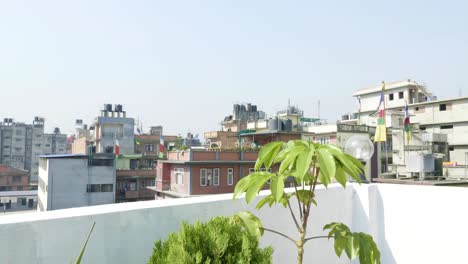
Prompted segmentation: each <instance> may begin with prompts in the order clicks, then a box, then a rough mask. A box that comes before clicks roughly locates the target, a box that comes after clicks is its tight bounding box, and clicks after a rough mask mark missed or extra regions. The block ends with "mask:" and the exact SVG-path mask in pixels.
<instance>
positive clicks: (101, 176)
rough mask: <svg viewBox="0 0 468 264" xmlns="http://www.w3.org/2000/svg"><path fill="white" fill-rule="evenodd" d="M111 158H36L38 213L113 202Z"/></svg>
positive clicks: (77, 156)
mask: <svg viewBox="0 0 468 264" xmlns="http://www.w3.org/2000/svg"><path fill="white" fill-rule="evenodd" d="M114 184H115V168H114V155H113V154H96V155H82V154H81V155H80V154H63V155H43V156H41V157H40V166H39V188H38V211H51V210H58V209H65V208H72V207H82V206H91V205H100V204H110V203H114V202H115V194H114V190H115V187H114Z"/></svg>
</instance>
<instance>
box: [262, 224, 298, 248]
mask: <svg viewBox="0 0 468 264" xmlns="http://www.w3.org/2000/svg"><path fill="white" fill-rule="evenodd" d="M261 229H263V230H264V231H268V232H271V233H275V234H277V235H280V236H282V237H285V238H287V239H289V240H291V242H293V243H294V244H297V241H296V240H294V239H292V238H291V237H290V236H288V235H285V234H283V233H281V232H278V231H276V230H273V229H269V228H265V227H261Z"/></svg>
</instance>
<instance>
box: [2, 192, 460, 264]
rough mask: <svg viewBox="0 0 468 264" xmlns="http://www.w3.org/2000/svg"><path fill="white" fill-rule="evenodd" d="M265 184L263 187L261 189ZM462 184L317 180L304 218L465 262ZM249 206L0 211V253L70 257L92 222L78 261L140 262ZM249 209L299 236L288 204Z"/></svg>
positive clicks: (324, 256)
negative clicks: (183, 226)
mask: <svg viewBox="0 0 468 264" xmlns="http://www.w3.org/2000/svg"><path fill="white" fill-rule="evenodd" d="M266 193H267V192H262V193H261V194H262V195H265V194H266ZM467 199H468V192H467V191H466V190H465V189H463V188H454V187H428V186H404V185H391V184H388V185H385V184H382V185H362V186H357V185H351V186H350V187H349V188H347V189H346V190H343V188H341V187H332V188H330V189H328V190H325V189H323V188H321V187H319V189H318V191H317V201H318V202H319V206H318V207H317V208H314V210H313V212H312V218H311V220H310V224H309V226H310V227H311V230H310V232H309V233H310V235H323V234H325V233H324V232H323V231H322V227H323V225H324V224H326V223H328V222H332V221H343V222H345V223H347V224H348V225H349V226H350V227H351V229H353V230H354V231H363V232H371V233H372V234H373V236H374V239H375V240H376V241H377V243H378V245H379V248H380V250H381V252H382V263H425V264H428V263H429V264H430V263H464V262H466V260H467V259H468V251H467V250H465V245H466V237H468V230H466V229H465V228H463V225H464V223H466V222H467V221H468V212H466V210H463V207H462V205H463V201H466V200H467ZM245 209H250V210H252V206H250V207H248V206H246V205H245V202H244V201H232V195H231V194H226V195H216V196H208V197H198V198H187V199H172V200H158V201H148V202H136V203H126V204H112V205H103V206H94V207H85V208H74V209H67V210H59V211H52V212H44V213H34V214H22V215H9V216H4V217H1V218H0V233H1V234H2V238H0V256H2V262H4V263H31V262H34V263H69V262H70V260H71V259H72V257H73V256H76V255H77V254H78V253H79V251H80V249H81V246H82V243H83V242H84V240H85V237H86V234H87V232H88V230H89V228H90V227H91V224H92V223H93V222H96V227H95V230H94V232H93V234H92V235H91V239H90V242H89V244H88V248H87V250H86V253H85V256H84V260H83V263H145V262H146V261H147V260H148V258H149V256H150V255H151V252H152V247H153V242H154V241H155V240H156V239H159V238H165V237H166V236H167V235H168V233H169V232H172V231H176V230H177V229H179V226H180V223H181V221H184V220H185V221H189V222H193V221H194V220H195V219H201V220H208V219H210V218H211V217H213V216H216V215H231V214H233V213H235V212H237V211H239V210H245ZM252 211H253V212H255V213H256V214H257V215H258V216H259V217H260V218H261V219H262V220H263V222H264V225H265V227H270V228H274V229H275V228H276V229H281V230H283V231H284V232H286V233H288V234H290V235H292V236H297V232H296V231H295V228H294V226H293V224H292V222H291V221H290V216H289V213H288V210H287V209H285V208H283V207H281V206H278V207H274V208H272V209H269V208H268V207H266V209H264V210H261V211H255V210H252ZM262 244H263V245H272V246H273V247H274V249H275V253H274V263H295V259H296V256H295V246H294V245H293V244H292V243H291V242H289V241H287V240H285V239H282V238H281V237H278V236H276V235H274V234H270V233H266V234H265V236H264V237H263V238H262ZM304 263H349V261H348V260H347V258H346V257H344V258H342V259H340V260H338V259H337V258H336V256H335V255H334V251H333V243H332V242H331V241H330V242H329V241H327V240H326V239H325V240H313V242H310V243H309V244H306V254H305V261H304Z"/></svg>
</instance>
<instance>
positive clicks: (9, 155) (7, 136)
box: [0, 117, 67, 183]
mask: <svg viewBox="0 0 468 264" xmlns="http://www.w3.org/2000/svg"><path fill="white" fill-rule="evenodd" d="M66 137H67V136H66V135H64V134H61V133H60V130H59V129H58V128H55V130H54V133H51V134H46V133H44V118H40V117H35V118H34V120H33V122H32V124H25V123H20V122H15V121H14V120H13V119H12V118H4V119H3V122H0V163H2V164H7V165H10V166H12V167H14V168H17V169H21V170H26V171H28V172H29V175H30V176H29V177H30V182H32V183H36V182H37V179H38V166H39V156H40V155H44V154H64V153H66Z"/></svg>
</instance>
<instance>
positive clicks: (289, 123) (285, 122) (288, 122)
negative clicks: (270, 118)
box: [282, 119, 292, 131]
mask: <svg viewBox="0 0 468 264" xmlns="http://www.w3.org/2000/svg"><path fill="white" fill-rule="evenodd" d="M282 123H283V129H282V130H284V131H291V130H292V120H291V119H285V120H283V121H282Z"/></svg>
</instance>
